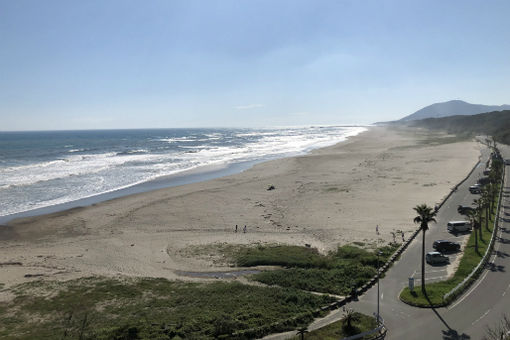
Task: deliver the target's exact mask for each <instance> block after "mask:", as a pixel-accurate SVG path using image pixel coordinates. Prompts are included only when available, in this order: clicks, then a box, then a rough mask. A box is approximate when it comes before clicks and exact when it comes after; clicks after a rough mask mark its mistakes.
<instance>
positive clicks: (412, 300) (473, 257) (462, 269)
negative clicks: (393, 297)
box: [400, 185, 499, 307]
mask: <svg viewBox="0 0 510 340" xmlns="http://www.w3.org/2000/svg"><path fill="white" fill-rule="evenodd" d="M496 187H497V188H498V190H497V191H496V196H495V204H494V206H493V208H494V209H492V210H491V211H490V216H489V228H488V229H486V228H479V229H478V230H474V231H473V232H472V233H471V235H470V237H469V240H468V243H467V245H466V247H465V248H464V251H463V255H462V259H461V260H460V263H459V267H458V268H457V271H456V272H455V274H454V276H453V277H452V278H451V279H449V280H446V281H441V282H434V283H429V284H427V285H426V288H427V291H426V295H425V294H424V293H423V292H422V291H418V289H415V290H414V292H411V291H410V290H409V288H408V287H406V288H404V290H403V291H402V292H401V293H400V299H401V300H402V301H404V302H406V303H408V304H411V305H415V306H421V307H430V306H445V305H447V304H448V303H450V302H451V301H452V300H453V299H454V298H455V296H452V297H450V299H449V300H448V301H445V300H444V299H443V297H444V295H445V294H446V293H448V292H449V291H451V290H452V289H453V288H454V287H456V286H457V285H458V284H459V283H461V282H462V281H463V280H464V279H465V278H466V277H467V276H468V275H469V274H470V273H471V272H472V271H473V269H475V267H476V266H477V265H478V264H479V263H480V261H481V259H482V258H483V255H484V254H485V252H486V250H487V247H488V246H489V243H490V240H491V237H492V228H493V225H494V219H495V218H496V216H495V214H496V208H497V206H498V196H497V195H498V194H499V185H497V186H496ZM485 216H486V212H485V210H484V211H483V212H482V218H483V219H485ZM475 232H478V233H481V235H482V237H481V238H480V239H479V240H478V251H477V250H476V247H475V242H476V241H477V240H476V238H477V236H476V234H475ZM475 279H476V277H473V278H472V280H475Z"/></svg>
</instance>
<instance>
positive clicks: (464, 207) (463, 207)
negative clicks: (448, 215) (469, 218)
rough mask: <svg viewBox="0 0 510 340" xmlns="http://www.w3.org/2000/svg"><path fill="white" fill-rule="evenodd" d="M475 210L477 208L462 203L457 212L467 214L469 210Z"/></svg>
mask: <svg viewBox="0 0 510 340" xmlns="http://www.w3.org/2000/svg"><path fill="white" fill-rule="evenodd" d="M473 210H475V208H473V207H470V206H469V205H462V204H461V205H459V206H458V207H457V212H458V213H459V214H461V215H465V214H467V212H468V211H473Z"/></svg>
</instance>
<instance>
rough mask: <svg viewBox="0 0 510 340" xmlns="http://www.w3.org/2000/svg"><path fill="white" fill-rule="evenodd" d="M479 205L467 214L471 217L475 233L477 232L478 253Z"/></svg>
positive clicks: (476, 245)
mask: <svg viewBox="0 0 510 340" xmlns="http://www.w3.org/2000/svg"><path fill="white" fill-rule="evenodd" d="M477 210H478V207H477V208H476V209H475V210H470V211H468V212H467V214H466V215H467V216H468V218H469V221H470V222H471V226H472V227H473V230H474V233H475V251H476V252H477V253H478V233H477V230H478V221H477V219H476V218H477V217H478V211H477Z"/></svg>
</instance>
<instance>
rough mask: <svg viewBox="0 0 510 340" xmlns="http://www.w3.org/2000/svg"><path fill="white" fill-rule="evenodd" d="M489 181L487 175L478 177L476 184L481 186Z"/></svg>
mask: <svg viewBox="0 0 510 340" xmlns="http://www.w3.org/2000/svg"><path fill="white" fill-rule="evenodd" d="M489 182H490V179H489V177H480V178H479V179H478V182H477V184H478V185H479V186H483V185H486V184H488V183H489Z"/></svg>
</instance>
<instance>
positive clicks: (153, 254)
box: [0, 127, 480, 287]
mask: <svg viewBox="0 0 510 340" xmlns="http://www.w3.org/2000/svg"><path fill="white" fill-rule="evenodd" d="M440 137H441V136H440V135H434V136H431V135H430V134H429V133H428V132H425V131H419V130H396V129H393V128H387V127H371V128H369V131H367V132H364V133H362V134H360V135H358V136H356V137H352V138H350V139H349V140H348V141H346V142H342V143H339V144H337V145H335V146H332V147H328V148H323V149H319V150H315V151H314V152H312V153H310V154H308V155H305V156H300V157H293V158H284V159H278V160H274V161H268V162H265V163H261V164H258V165H255V166H254V167H253V168H251V169H249V170H246V171H244V172H242V173H239V174H236V175H231V176H227V177H223V178H218V179H214V180H210V181H206V182H200V183H194V184H187V185H183V186H178V187H173V188H166V189H161V190H157V191H152V192H147V193H142V194H136V195H131V196H127V197H122V198H119V199H115V200H112V201H108V202H103V203H98V204H95V205H93V206H89V207H84V208H76V209H72V210H67V211H63V212H60V213H55V214H50V215H45V216H39V217H31V218H24V219H18V220H14V221H11V222H9V223H8V225H7V226H1V227H0V283H2V284H4V287H9V286H12V285H14V284H18V283H22V282H26V281H30V280H35V279H40V278H43V279H53V280H55V279H57V280H66V279H71V278H77V277H82V276H90V275H106V276H115V275H128V276H150V277H165V278H169V279H190V278H189V277H184V276H181V275H178V273H179V272H180V271H216V270H218V271H221V270H231V269H232V268H230V267H229V266H228V264H227V263H225V262H224V261H221V259H220V258H218V256H217V249H218V247H222V246H225V244H227V245H228V244H229V245H238V244H253V243H256V242H262V243H286V244H296V245H305V244H310V245H311V246H312V247H316V248H318V249H319V250H320V251H321V252H327V251H329V250H331V249H334V248H335V247H337V246H338V245H341V244H346V243H351V242H355V241H357V242H364V243H373V242H375V241H376V240H377V239H378V238H380V239H382V240H384V241H390V240H391V239H392V235H391V233H392V232H395V231H397V230H403V231H404V232H407V233H409V234H410V232H411V231H412V230H415V229H416V226H415V225H413V223H412V218H413V217H414V212H413V210H412V207H414V206H416V205H417V204H420V203H427V204H429V205H431V206H434V204H436V202H439V201H440V200H441V199H442V198H443V197H444V196H445V195H447V194H448V192H449V191H450V189H451V188H452V187H454V186H455V185H456V183H458V182H459V181H461V180H462V179H463V178H464V177H465V176H466V175H467V174H468V173H469V171H470V170H471V168H472V167H473V165H474V164H475V163H476V161H477V160H478V156H479V153H480V146H479V145H478V144H477V143H476V142H474V141H462V142H453V143H452V142H449V143H445V142H444V141H445V139H441V138H440ZM443 137H444V136H443ZM270 185H273V186H274V188H275V189H274V190H267V189H268V187H269V186H270ZM236 225H238V229H239V230H238V232H237V233H235V232H234V229H235V226H236ZM245 225H246V228H247V231H246V233H244V232H243V227H244V226H245ZM376 225H379V231H380V235H376V230H375V229H376ZM195 280H196V279H195Z"/></svg>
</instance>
